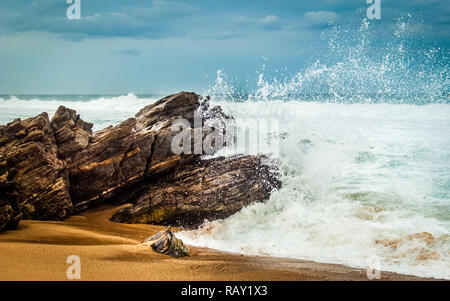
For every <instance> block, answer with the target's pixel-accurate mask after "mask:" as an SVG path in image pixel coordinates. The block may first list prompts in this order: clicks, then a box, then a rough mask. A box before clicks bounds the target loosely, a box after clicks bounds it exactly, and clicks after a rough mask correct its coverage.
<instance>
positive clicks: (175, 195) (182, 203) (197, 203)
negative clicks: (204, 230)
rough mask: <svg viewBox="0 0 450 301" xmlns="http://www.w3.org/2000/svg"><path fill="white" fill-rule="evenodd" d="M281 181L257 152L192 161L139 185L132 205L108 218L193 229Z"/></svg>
mask: <svg viewBox="0 0 450 301" xmlns="http://www.w3.org/2000/svg"><path fill="white" fill-rule="evenodd" d="M280 186H281V183H280V181H279V180H278V179H277V177H276V173H275V172H274V171H273V170H272V169H271V168H270V167H269V166H267V165H264V164H263V163H262V162H261V158H260V157H254V156H241V157H233V158H223V157H220V158H215V159H210V160H196V161H195V162H193V163H191V164H188V165H184V166H183V167H181V168H178V169H177V170H175V171H174V172H173V173H171V174H169V175H167V176H165V177H163V178H161V179H159V180H158V181H156V182H155V183H150V184H148V185H147V186H146V187H141V188H140V191H139V192H137V191H136V192H135V196H134V198H135V199H136V201H135V202H134V204H133V206H131V207H126V208H123V209H121V210H119V211H118V212H116V213H115V214H114V215H113V217H112V221H116V222H126V223H150V224H159V225H174V226H181V227H186V228H194V227H197V226H198V225H200V224H202V223H203V222H204V220H205V219H207V220H214V219H222V218H226V217H228V216H230V215H232V214H234V213H236V212H237V211H239V210H240V209H242V208H243V207H245V206H247V205H249V204H251V203H253V202H257V201H259V202H260V201H264V200H266V199H268V198H269V196H270V193H271V192H272V190H274V189H278V188H280Z"/></svg>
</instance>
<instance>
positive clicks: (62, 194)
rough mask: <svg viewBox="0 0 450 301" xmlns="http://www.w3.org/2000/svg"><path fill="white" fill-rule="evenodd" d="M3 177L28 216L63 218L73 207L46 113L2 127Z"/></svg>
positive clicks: (0, 170) (0, 171) (0, 168)
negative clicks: (12, 186) (25, 209)
mask: <svg viewBox="0 0 450 301" xmlns="http://www.w3.org/2000/svg"><path fill="white" fill-rule="evenodd" d="M0 178H3V179H4V181H6V184H10V185H14V191H15V193H16V194H17V195H18V203H19V207H22V206H24V205H27V206H26V207H27V208H28V210H27V213H28V214H29V215H30V216H26V217H28V218H30V217H31V218H36V219H53V220H57V219H62V218H64V217H66V216H67V215H68V214H70V212H71V211H72V202H71V199H70V195H69V189H68V187H69V182H68V173H67V170H65V169H64V163H63V162H62V161H61V160H60V159H59V156H58V151H57V146H56V142H55V137H54V135H53V129H52V126H51V124H50V120H49V118H48V115H47V113H42V114H40V115H38V116H36V117H33V118H28V119H25V120H20V119H16V120H14V121H13V122H11V123H9V124H7V125H6V126H5V127H2V129H1V130H0Z"/></svg>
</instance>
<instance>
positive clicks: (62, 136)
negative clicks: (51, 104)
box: [51, 106, 93, 160]
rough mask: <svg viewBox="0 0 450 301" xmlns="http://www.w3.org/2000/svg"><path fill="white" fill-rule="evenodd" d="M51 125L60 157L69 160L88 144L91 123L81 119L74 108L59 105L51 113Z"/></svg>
mask: <svg viewBox="0 0 450 301" xmlns="http://www.w3.org/2000/svg"><path fill="white" fill-rule="evenodd" d="M51 125H52V128H53V131H54V135H55V142H56V144H57V148H58V155H59V157H60V158H61V159H68V160H70V159H71V157H72V156H74V155H75V154H77V153H78V152H79V151H82V150H83V149H85V148H86V147H87V146H88V145H89V141H90V138H91V136H92V130H91V129H92V126H93V124H92V123H88V122H85V121H83V120H82V119H81V118H80V115H77V113H76V112H75V111H74V110H72V109H68V108H66V107H64V106H60V107H59V108H58V110H57V111H56V112H55V114H54V115H53V118H52V121H51Z"/></svg>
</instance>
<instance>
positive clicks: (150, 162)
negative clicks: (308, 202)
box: [0, 92, 279, 230]
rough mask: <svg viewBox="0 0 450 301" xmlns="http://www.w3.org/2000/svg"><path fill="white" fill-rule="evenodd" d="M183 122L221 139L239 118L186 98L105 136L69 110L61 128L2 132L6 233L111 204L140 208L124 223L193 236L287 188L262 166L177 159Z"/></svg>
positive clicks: (38, 120)
mask: <svg viewBox="0 0 450 301" xmlns="http://www.w3.org/2000/svg"><path fill="white" fill-rule="evenodd" d="M196 113H198V114H196ZM194 116H200V121H201V122H200V124H198V125H197V123H198V122H197V123H195V122H194ZM177 119H185V120H188V121H189V124H190V128H188V129H187V131H188V132H190V133H196V132H198V129H195V128H194V127H195V126H199V127H200V126H202V125H201V124H202V123H204V122H206V123H208V122H209V123H210V124H214V126H212V127H210V128H209V132H211V131H213V128H214V127H215V128H217V127H223V126H225V124H226V122H227V120H229V119H230V117H228V116H226V115H225V114H224V113H223V112H222V110H221V109H220V107H214V108H212V109H209V108H208V102H207V99H206V100H204V99H202V98H201V97H200V96H199V95H197V94H195V93H188V92H181V93H178V94H174V95H170V96H167V97H164V98H162V99H160V100H159V101H157V102H155V103H154V104H151V105H148V106H146V107H145V108H143V109H142V110H140V111H139V112H138V113H137V114H136V115H135V117H133V118H129V119H127V120H125V121H123V122H121V123H120V124H118V125H116V126H110V127H107V128H105V129H103V130H101V131H98V132H95V133H92V130H91V129H92V124H90V123H87V122H85V121H83V120H82V119H81V118H80V116H79V115H77V114H76V112H75V111H74V110H71V109H68V108H65V107H63V106H61V107H60V108H59V109H58V110H57V111H56V113H55V114H54V116H53V118H52V120H51V121H50V120H49V117H48V115H47V113H42V114H40V115H38V116H36V117H33V118H28V119H26V120H20V119H16V120H14V121H13V122H11V123H9V124H8V125H6V126H0V192H1V194H0V230H2V229H6V228H14V227H15V226H17V223H18V221H19V220H20V218H34V219H44V220H58V219H63V218H65V217H67V216H69V215H71V214H73V213H77V212H79V211H81V210H85V209H87V208H90V207H92V206H94V205H96V204H99V203H102V202H117V203H124V202H130V203H132V204H134V205H133V207H131V208H129V209H127V210H124V211H121V212H119V213H118V214H117V215H115V217H114V219H115V220H117V221H123V222H146V223H162V224H175V225H186V226H193V225H197V224H199V223H201V222H202V221H203V219H205V218H207V219H214V218H223V217H226V216H229V215H231V214H232V213H234V212H236V211H237V210H239V209H240V208H242V207H243V206H245V205H247V204H249V203H251V202H253V201H261V200H264V199H267V198H268V196H269V194H270V191H271V190H272V189H273V188H276V187H278V186H279V182H278V181H277V180H276V177H275V175H274V173H272V172H271V171H270V169H269V168H268V167H267V166H264V165H263V164H261V160H260V158H257V157H239V158H232V159H224V158H220V159H213V160H205V161H202V160H199V154H196V155H194V154H184V153H183V154H174V153H173V152H172V141H173V138H174V136H175V135H177V134H178V133H177V132H173V131H172V125H173V122H174V121H175V120H177ZM213 120H214V122H212V121H213ZM217 120H218V122H216V121H217ZM197 121H198V120H197ZM209 132H208V131H203V133H202V135H203V136H202V137H201V138H204V137H206V135H207V134H208V133H209ZM193 140H195V139H193ZM200 142H202V141H200ZM191 143H194V141H191ZM191 147H192V145H191Z"/></svg>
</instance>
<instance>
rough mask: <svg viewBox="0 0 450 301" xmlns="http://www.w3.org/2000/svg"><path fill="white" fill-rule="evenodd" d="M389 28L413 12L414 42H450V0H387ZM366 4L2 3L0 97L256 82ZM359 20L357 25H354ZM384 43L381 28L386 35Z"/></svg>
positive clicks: (291, 62) (320, 50) (199, 0)
mask: <svg viewBox="0 0 450 301" xmlns="http://www.w3.org/2000/svg"><path fill="white" fill-rule="evenodd" d="M381 5H382V10H381V12H382V18H381V19H380V20H371V21H370V22H377V26H381V27H383V26H384V25H386V26H388V25H389V24H392V23H395V22H398V20H399V19H401V18H405V16H408V14H409V15H410V16H411V15H412V16H413V17H412V18H413V20H414V21H411V23H413V25H414V28H415V30H414V32H413V34H412V36H411V37H410V38H411V39H417V40H421V39H422V40H423V39H425V40H427V42H430V43H431V44H433V45H434V46H436V47H442V48H444V49H448V48H449V46H450V5H449V1H448V0H427V1H425V0H423V1H419V0H381ZM368 6H369V4H366V1H365V0H313V1H300V0H292V1H290V0H282V1H275V0H271V1H268V0H252V1H250V0H191V1H169V0H165V1H162V0H127V1H115V0H81V19H80V20H69V19H67V17H66V10H67V8H68V7H69V4H66V0H34V1H33V0H0V94H58V93H60V94H65V93H73V94H95V93H99V94H103V93H110V94H118V93H128V92H134V93H169V92H175V91H178V90H193V91H199V92H201V90H202V89H205V87H207V86H208V84H210V83H211V82H213V81H214V78H215V74H216V71H217V70H219V69H224V71H225V72H226V73H227V74H229V75H230V76H232V77H236V78H239V79H240V80H242V81H245V80H249V81H251V80H253V79H254V78H255V76H256V73H257V72H258V70H260V69H261V67H262V66H263V65H264V64H270V65H271V66H274V69H277V68H280V69H283V68H284V69H286V70H287V69H291V70H296V69H300V68H302V67H303V66H304V65H305V64H307V63H308V62H309V61H313V60H315V59H317V57H320V56H327V51H329V49H328V50H327V43H326V42H324V39H323V34H324V33H326V32H327V31H330V30H332V28H333V27H336V26H340V27H341V28H349V27H352V26H355V25H354V24H356V25H357V24H359V23H360V22H361V21H362V20H363V19H364V18H365V17H366V9H367V7H368ZM356 27H357V26H355V28H356ZM380 39H383V34H380Z"/></svg>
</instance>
